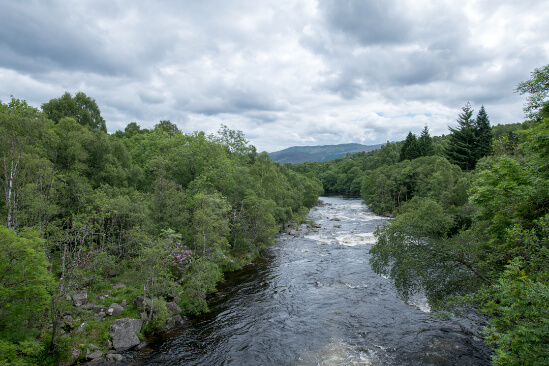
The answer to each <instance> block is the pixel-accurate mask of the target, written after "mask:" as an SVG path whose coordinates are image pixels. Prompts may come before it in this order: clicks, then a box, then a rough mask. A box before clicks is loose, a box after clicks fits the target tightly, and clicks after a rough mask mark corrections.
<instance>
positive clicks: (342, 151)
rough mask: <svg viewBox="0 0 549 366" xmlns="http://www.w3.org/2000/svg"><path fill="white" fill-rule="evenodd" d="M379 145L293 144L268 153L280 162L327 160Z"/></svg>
mask: <svg viewBox="0 0 549 366" xmlns="http://www.w3.org/2000/svg"><path fill="white" fill-rule="evenodd" d="M381 145H383V144H379V145H370V146H369V145H361V144H340V145H323V146H293V147H289V148H287V149H284V150H280V151H275V152H272V153H269V156H270V157H271V159H273V160H274V161H277V162H279V163H281V164H284V163H291V164H299V163H304V162H307V161H328V160H334V159H337V158H341V157H344V156H345V155H347V154H349V153H350V154H353V153H357V152H360V151H371V150H375V149H379V148H380V147H381Z"/></svg>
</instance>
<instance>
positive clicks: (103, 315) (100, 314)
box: [97, 311, 107, 319]
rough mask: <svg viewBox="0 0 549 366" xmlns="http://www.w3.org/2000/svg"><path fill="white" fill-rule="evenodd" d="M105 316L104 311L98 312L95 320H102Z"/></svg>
mask: <svg viewBox="0 0 549 366" xmlns="http://www.w3.org/2000/svg"><path fill="white" fill-rule="evenodd" d="M106 316H107V313H105V312H104V311H102V312H100V313H99V314H97V318H99V319H103V318H104V317H106Z"/></svg>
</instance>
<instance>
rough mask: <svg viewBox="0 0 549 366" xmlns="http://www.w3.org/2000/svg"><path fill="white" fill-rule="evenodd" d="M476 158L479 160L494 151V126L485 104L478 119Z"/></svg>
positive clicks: (479, 112)
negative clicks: (491, 124) (491, 123)
mask: <svg viewBox="0 0 549 366" xmlns="http://www.w3.org/2000/svg"><path fill="white" fill-rule="evenodd" d="M475 132H476V137H477V141H476V147H475V150H476V158H477V160H478V159H480V158H482V157H484V156H486V155H489V154H491V153H492V127H490V120H489V119H488V114H486V110H485V109H484V106H482V107H480V110H479V111H478V114H477V120H476V131H475Z"/></svg>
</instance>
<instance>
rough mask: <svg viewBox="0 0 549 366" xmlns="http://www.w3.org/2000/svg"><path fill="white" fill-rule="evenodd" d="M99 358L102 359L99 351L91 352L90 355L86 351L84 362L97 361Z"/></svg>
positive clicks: (88, 351)
mask: <svg viewBox="0 0 549 366" xmlns="http://www.w3.org/2000/svg"><path fill="white" fill-rule="evenodd" d="M101 357H103V352H102V351H100V350H97V351H93V352H91V353H90V350H89V349H87V350H86V360H88V361H92V360H97V359H98V358H101Z"/></svg>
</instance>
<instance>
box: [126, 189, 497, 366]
mask: <svg viewBox="0 0 549 366" xmlns="http://www.w3.org/2000/svg"><path fill="white" fill-rule="evenodd" d="M321 200H322V201H323V202H324V203H325V205H323V206H319V207H317V208H315V209H313V210H311V213H310V218H311V219H313V220H314V222H315V223H316V224H318V225H319V226H320V227H319V228H312V229H310V230H304V232H303V235H301V236H296V237H294V236H293V235H288V234H284V235H281V236H279V238H278V239H277V240H276V243H275V244H274V245H273V246H272V247H271V248H269V249H268V251H267V255H266V256H264V257H263V258H261V259H259V260H257V261H256V262H254V263H253V264H252V265H249V266H246V267H245V268H244V269H243V270H241V271H237V272H234V273H229V274H227V275H226V281H225V282H224V283H223V284H222V285H221V286H220V287H219V291H218V292H217V293H216V294H214V295H213V296H212V298H211V300H210V302H209V304H210V309H211V312H210V313H208V314H205V315H203V316H200V317H196V318H193V319H191V320H190V321H189V324H188V327H186V328H184V329H181V330H178V331H177V332H173V333H171V334H169V335H168V336H166V337H164V339H160V340H157V341H156V342H155V343H153V344H152V345H151V346H150V347H147V348H146V349H144V350H141V351H140V352H138V353H136V354H134V356H133V360H132V361H130V364H132V365H488V364H489V363H490V362H489V360H490V353H489V350H488V349H487V348H486V347H485V346H484V344H483V342H482V340H481V338H480V336H479V335H478V334H477V333H476V332H477V331H478V326H476V325H475V323H474V322H472V321H470V320H465V319H453V320H440V319H438V318H436V317H433V316H432V314H430V313H429V307H428V305H427V304H426V302H425V301H424V300H423V299H422V298H421V297H418V298H416V299H414V300H412V301H410V302H408V303H405V302H403V301H402V300H400V299H399V298H398V296H397V294H396V291H395V289H394V287H393V285H392V284H391V282H390V280H388V279H387V278H383V277H381V276H378V275H377V274H375V273H374V272H373V271H372V270H371V268H370V266H369V264H368V260H369V257H370V255H369V253H368V252H369V249H370V248H371V246H372V245H374V244H375V238H374V236H373V231H374V230H375V228H376V226H377V225H378V224H381V223H383V222H385V221H386V220H387V219H386V218H383V217H379V216H376V215H374V214H373V213H371V212H369V211H368V210H367V208H366V206H364V205H362V204H361V202H360V200H358V199H346V198H343V197H322V198H321Z"/></svg>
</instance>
